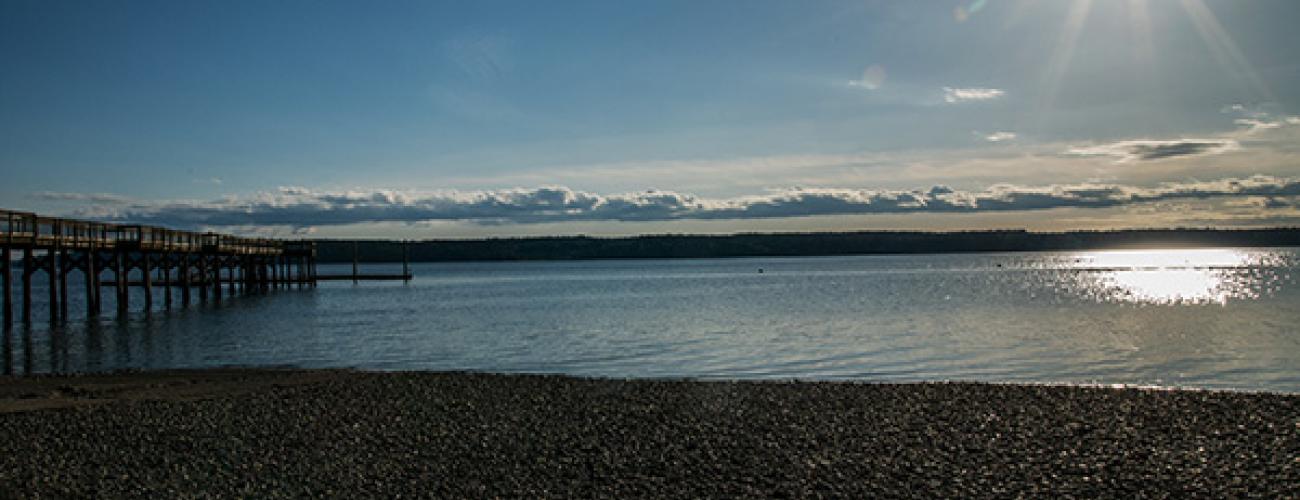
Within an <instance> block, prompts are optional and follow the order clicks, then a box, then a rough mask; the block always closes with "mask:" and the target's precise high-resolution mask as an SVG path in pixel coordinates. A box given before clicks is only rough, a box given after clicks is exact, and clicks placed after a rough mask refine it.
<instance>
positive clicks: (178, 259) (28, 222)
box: [0, 210, 409, 328]
mask: <svg viewBox="0 0 1300 500" xmlns="http://www.w3.org/2000/svg"><path fill="white" fill-rule="evenodd" d="M18 256H20V257H21V266H20V270H21V273H19V276H20V278H19V281H20V282H21V285H20V289H19V291H18V292H19V293H18V296H19V297H18V305H17V306H16V305H15V303H14V302H15V301H14V296H13V295H14V293H13V291H14V290H13V288H14V286H13V283H11V282H12V281H14V279H13V278H14V272H13V267H14V260H15V257H18ZM0 266H3V269H0V278H2V279H3V282H2V283H0V295H2V296H3V298H2V300H3V311H4V317H3V321H4V323H3V326H4V328H9V327H11V326H12V325H13V323H14V321H15V317H16V316H17V315H18V313H21V320H22V321H23V322H24V323H30V322H31V321H32V283H33V280H35V279H36V278H37V276H36V275H37V274H38V273H42V274H44V275H45V279H46V280H47V281H48V284H49V286H48V293H49V301H48V302H49V305H50V307H49V315H50V321H52V322H57V321H62V320H66V319H67V317H68V294H69V288H68V276H69V274H71V273H74V272H80V273H82V276H83V278H84V282H85V285H86V286H84V287H82V288H84V293H85V295H86V297H85V303H86V314H87V315H88V316H90V317H95V316H98V315H99V314H100V313H101V311H100V309H101V305H102V298H103V292H102V291H103V290H104V289H108V290H111V291H110V292H109V293H113V294H116V298H117V300H116V304H117V312H118V314H119V315H122V314H126V313H127V312H129V307H130V304H129V300H130V295H131V294H130V293H129V292H130V290H131V288H132V287H137V288H139V289H142V290H143V295H144V304H143V307H144V310H145V311H152V310H153V309H154V307H153V303H154V300H155V295H154V294H155V292H156V291H159V290H157V289H159V288H161V289H162V290H161V292H162V297H161V298H162V301H163V303H164V306H165V307H166V308H169V309H170V308H171V307H172V306H173V299H174V295H176V293H174V291H173V289H174V288H175V289H178V290H177V291H179V295H180V297H179V302H180V306H182V307H184V306H188V305H189V304H190V303H191V302H192V301H194V300H195V298H196V297H195V296H196V295H197V300H199V301H208V300H212V301H215V302H220V301H221V300H222V296H223V294H224V295H227V296H230V295H234V294H237V293H251V292H257V291H268V290H271V289H278V288H290V287H298V288H303V287H314V286H316V282H317V281H318V280H319V279H320V276H318V275H317V274H316V244H315V243H314V242H311V241H303V240H277V239H269V238H244V237H238V236H231V235H225V234H217V233H211V232H207V233H199V232H191V231H178V230H173V229H167V228H161V227H153V226H143V225H128V224H110V223H104V222H92V221H85V220H76V219H67V218H60V217H46V216H41V215H37V214H34V213H30V212H15V211H9V210H0ZM105 271H108V272H110V273H111V275H112V277H113V279H112V280H101V276H102V275H103V274H104V272H105ZM132 271H138V272H137V273H136V275H135V276H134V277H132V275H131V273H132ZM348 279H353V277H351V276H349V277H348ZM408 279H409V278H408ZM105 285H108V286H105Z"/></svg>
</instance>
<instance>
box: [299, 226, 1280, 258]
mask: <svg viewBox="0 0 1300 500" xmlns="http://www.w3.org/2000/svg"><path fill="white" fill-rule="evenodd" d="M317 243H318V247H317V248H318V251H319V259H320V261H321V262H351V261H352V258H353V257H352V256H353V248H354V243H355V247H356V248H357V255H358V258H359V259H360V260H362V261H366V262H400V261H401V260H402V245H401V244H398V243H395V242H392V241H377V240H370V241H356V242H354V241H353V240H318V241H317ZM1218 246H1240V247H1268V246H1300V228H1278V229H1237V230H1224V229H1137V230H1119V231H1071V232H1063V233H1039V232H1029V231H1025V230H998V231H957V232H925V231H860V232H843V233H771V234H756V233H742V234H734V235H645V236H632V237H618V238H594V237H588V236H554V237H531V238H490V239H482V240H423V241H413V242H410V243H409V245H407V252H409V257H410V260H411V261H412V262H439V261H471V260H573V259H671V258H708V257H773V256H813V255H857V254H908V253H948V252H1015V251H1039V250H1096V249H1111V248H1187V247H1218Z"/></svg>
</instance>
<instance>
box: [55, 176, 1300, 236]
mask: <svg viewBox="0 0 1300 500" xmlns="http://www.w3.org/2000/svg"><path fill="white" fill-rule="evenodd" d="M1298 195H1300V178H1280V177H1272V176H1263V175H1259V176H1254V177H1249V178H1236V179H1222V180H1217V181H1209V182H1180V183H1166V184H1161V185H1158V186H1154V187H1138V186H1128V185H1121V184H1102V183H1082V184H1057V185H1047V186H1017V185H1010V184H999V185H994V186H991V187H989V188H987V189H985V190H982V191H959V190H955V189H952V188H949V187H946V186H934V187H931V188H928V189H919V190H882V189H826V188H818V189H798V188H796V189H790V190H785V191H780V192H772V193H768V194H764V195H756V196H746V197H738V198H727V199H707V198H701V197H697V196H693V195H690V194H684V193H676V192H671V191H646V192H641V193H629V194H613V195H602V194H596V193H589V192H583V191H575V190H572V189H569V188H566V187H542V188H535V189H509V190H496V191H472V192H461V191H445V192H434V193H423V194H422V193H411V192H402V191H391V190H373V191H347V192H328V191H315V190H311V189H306V188H281V189H280V190H278V191H276V192H273V193H260V194H257V195H254V196H250V197H243V198H239V197H230V198H225V199H221V200H216V201H208V202H159V203H151V202H134V203H129V204H125V205H123V204H121V203H114V204H106V205H98V206H95V207H92V208H89V209H84V210H81V211H80V212H79V213H78V215H80V216H83V217H92V218H97V219H101V220H109V221H117V222H134V223H144V224H157V225H164V226H171V227H178V228H203V227H250V226H251V227H256V226H287V227H292V228H298V229H301V228H308V227H316V226H330V225H344V224H354V223H368V222H406V223H415V222H427V221H466V222H472V223H477V224H483V225H490V224H505V223H517V224H530V223H545V222H574V221H672V220H719V219H768V218H784V217H808V216H822V215H868V214H905V213H974V212H1006V211H1026V210H1044V209H1052V208H1065V207H1082V208H1102V207H1122V206H1127V205H1134V204H1141V203H1149V202H1161V201H1170V200H1187V199H1206V198H1222V197H1251V196H1265V197H1288V196H1298ZM43 196H54V197H59V196H64V195H62V194H58V193H45V194H43ZM65 199H77V198H76V195H75V194H74V195H67V198H65Z"/></svg>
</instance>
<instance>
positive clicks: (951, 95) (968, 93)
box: [943, 87, 1007, 103]
mask: <svg viewBox="0 0 1300 500" xmlns="http://www.w3.org/2000/svg"><path fill="white" fill-rule="evenodd" d="M1006 94H1007V93H1006V91H1005V90H1001V89H986V88H954V87H944V88H943V100H944V102H948V103H958V102H967V101H987V100H990V99H997V98H999V97H1002V96H1004V95H1006Z"/></svg>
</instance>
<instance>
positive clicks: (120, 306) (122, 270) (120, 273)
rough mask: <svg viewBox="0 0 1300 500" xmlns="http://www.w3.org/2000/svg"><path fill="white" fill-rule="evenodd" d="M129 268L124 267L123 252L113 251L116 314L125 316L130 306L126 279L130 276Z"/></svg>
mask: <svg viewBox="0 0 1300 500" xmlns="http://www.w3.org/2000/svg"><path fill="white" fill-rule="evenodd" d="M129 274H130V270H129V269H127V267H126V254H125V252H119V251H115V252H113V285H114V287H115V288H116V289H117V315H118V316H126V313H127V311H128V308H129V307H130V290H129V289H128V288H127V286H126V285H127V283H126V280H127V279H128V278H130V276H129Z"/></svg>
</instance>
